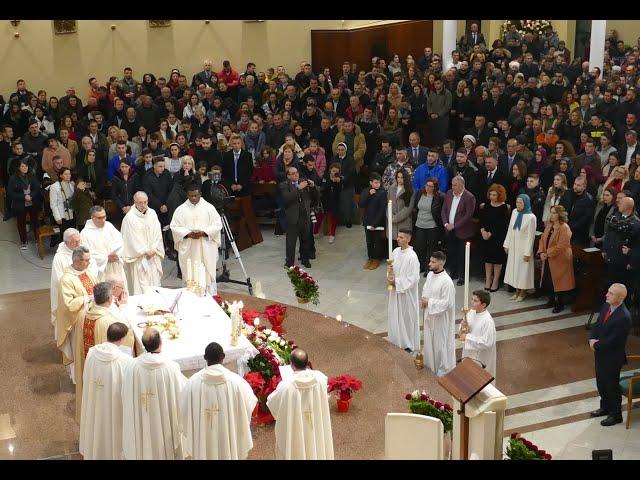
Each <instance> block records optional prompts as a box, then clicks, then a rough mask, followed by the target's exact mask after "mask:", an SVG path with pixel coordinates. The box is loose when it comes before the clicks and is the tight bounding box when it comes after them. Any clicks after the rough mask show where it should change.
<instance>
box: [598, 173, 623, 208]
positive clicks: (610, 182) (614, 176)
mask: <svg viewBox="0 0 640 480" xmlns="http://www.w3.org/2000/svg"><path fill="white" fill-rule="evenodd" d="M628 181H629V170H627V167H625V166H624V165H619V166H617V167H615V169H614V170H613V173H611V175H609V178H607V181H606V182H604V185H603V186H602V189H603V191H604V190H606V189H607V187H612V188H614V189H615V190H616V192H619V191H621V190H622V187H623V186H624V184H625V183H627V182H628ZM600 201H602V198H600Z"/></svg>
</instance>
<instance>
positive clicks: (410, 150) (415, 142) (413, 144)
mask: <svg viewBox="0 0 640 480" xmlns="http://www.w3.org/2000/svg"><path fill="white" fill-rule="evenodd" d="M427 151H428V150H427V148H426V147H423V146H421V145H420V135H418V133H417V132H411V134H409V146H408V147H407V157H408V158H409V163H410V164H411V165H413V166H414V168H415V167H418V166H419V165H422V164H423V163H424V162H426V161H427Z"/></svg>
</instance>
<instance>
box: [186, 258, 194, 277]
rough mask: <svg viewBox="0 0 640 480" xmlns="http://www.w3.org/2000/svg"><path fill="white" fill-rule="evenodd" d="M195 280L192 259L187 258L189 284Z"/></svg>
mask: <svg viewBox="0 0 640 480" xmlns="http://www.w3.org/2000/svg"><path fill="white" fill-rule="evenodd" d="M191 280H193V270H192V268H191V258H187V282H190V281H191Z"/></svg>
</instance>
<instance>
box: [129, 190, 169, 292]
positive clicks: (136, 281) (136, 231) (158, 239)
mask: <svg viewBox="0 0 640 480" xmlns="http://www.w3.org/2000/svg"><path fill="white" fill-rule="evenodd" d="M133 200H134V202H135V208H132V209H131V210H129V211H128V212H127V214H126V215H125V216H124V220H123V221H122V228H121V231H122V241H123V244H124V247H123V254H124V262H125V273H126V275H127V283H128V285H129V293H131V294H132V295H140V294H142V293H144V288H145V287H159V286H160V282H161V280H162V259H163V258H164V244H163V242H162V229H161V227H160V221H159V220H158V215H157V214H156V212H155V211H154V210H153V209H152V208H149V197H147V194H146V193H144V192H137V193H136V194H135V195H134V197H133Z"/></svg>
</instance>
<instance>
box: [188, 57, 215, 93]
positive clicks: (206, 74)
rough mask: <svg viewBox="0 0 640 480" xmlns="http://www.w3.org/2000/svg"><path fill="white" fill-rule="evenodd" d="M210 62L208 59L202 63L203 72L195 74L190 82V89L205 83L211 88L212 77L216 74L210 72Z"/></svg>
mask: <svg viewBox="0 0 640 480" xmlns="http://www.w3.org/2000/svg"><path fill="white" fill-rule="evenodd" d="M211 66H212V62H211V60H209V59H206V60H205V61H204V62H203V67H202V68H203V70H202V71H201V72H198V73H196V74H195V75H194V76H193V80H192V81H191V86H192V87H197V86H198V84H200V83H205V84H207V85H209V86H210V87H211V86H213V81H212V80H211V78H212V77H215V76H216V74H215V73H214V72H213V70H211Z"/></svg>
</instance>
